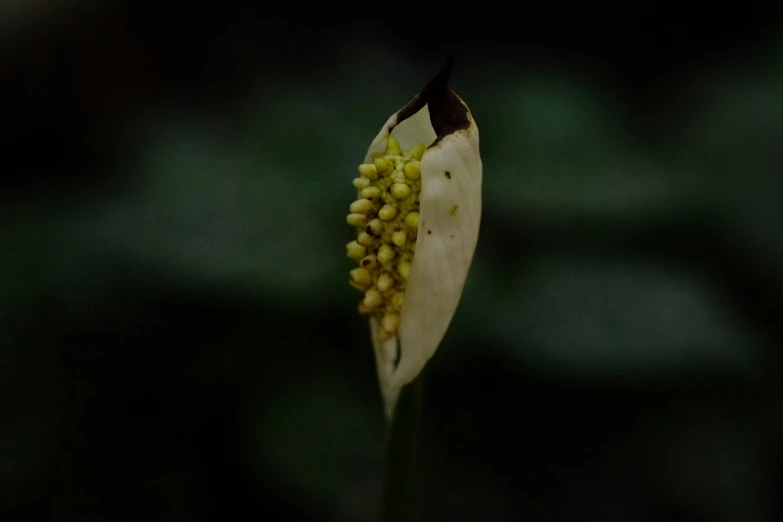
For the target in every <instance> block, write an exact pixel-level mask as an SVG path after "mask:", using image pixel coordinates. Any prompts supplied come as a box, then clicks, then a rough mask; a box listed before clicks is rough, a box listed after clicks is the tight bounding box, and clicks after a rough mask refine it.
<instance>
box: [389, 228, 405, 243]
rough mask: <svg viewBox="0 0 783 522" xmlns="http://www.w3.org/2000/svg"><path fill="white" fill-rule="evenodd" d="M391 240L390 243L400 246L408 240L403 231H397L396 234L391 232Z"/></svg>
mask: <svg viewBox="0 0 783 522" xmlns="http://www.w3.org/2000/svg"><path fill="white" fill-rule="evenodd" d="M391 240H392V243H394V244H395V245H397V246H402V245H404V244H405V242H406V241H407V240H408V232H407V231H405V230H399V231H397V232H392V235H391Z"/></svg>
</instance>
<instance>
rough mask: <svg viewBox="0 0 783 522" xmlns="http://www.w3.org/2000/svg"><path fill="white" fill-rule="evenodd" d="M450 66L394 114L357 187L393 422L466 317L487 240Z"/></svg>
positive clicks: (355, 217)
mask: <svg viewBox="0 0 783 522" xmlns="http://www.w3.org/2000/svg"><path fill="white" fill-rule="evenodd" d="M448 74H449V67H448V66H447V68H446V69H444V70H443V71H442V72H441V73H439V74H438V75H437V76H436V77H435V78H434V79H433V80H432V81H430V82H429V83H428V84H427V86H426V87H425V88H424V90H423V91H422V92H421V93H420V94H417V95H416V96H414V98H413V99H412V100H411V101H410V102H409V103H408V104H407V105H406V106H405V107H403V108H402V109H400V110H399V111H397V112H395V113H394V114H392V116H391V117H390V118H389V119H388V120H387V121H386V123H385V124H384V125H383V127H382V128H381V131H380V133H378V135H377V136H376V137H375V139H374V140H373V141H372V144H371V145H370V148H369V150H368V151H367V156H366V157H365V160H364V163H363V164H362V165H360V166H359V173H360V174H361V176H360V177H358V178H356V179H354V187H356V189H357V190H358V191H359V193H358V199H357V200H356V201H354V202H353V203H352V204H351V206H350V214H349V215H348V218H347V222H348V224H350V225H352V226H354V227H356V228H357V238H356V240H355V241H352V242H351V243H349V244H348V245H347V255H348V257H350V258H353V259H355V260H357V262H358V263H359V267H358V268H355V269H354V270H352V271H351V274H350V280H351V285H352V286H354V287H355V288H357V289H359V290H361V291H362V292H364V298H363V299H362V301H361V303H360V305H359V311H360V313H362V314H365V315H369V316H370V329H371V332H372V342H373V346H374V348H375V357H376V362H377V367H378V378H379V381H380V387H381V391H382V394H383V398H384V404H385V410H386V415H387V417H389V418H391V416H392V415H393V412H394V406H395V404H396V400H397V397H398V396H399V393H400V390H401V389H402V388H403V386H405V385H406V384H408V383H410V382H411V381H413V380H414V379H415V378H416V376H417V375H418V374H419V373H420V372H421V371H422V369H423V368H424V366H425V364H426V363H427V361H428V360H429V359H430V358H431V357H432V356H433V354H434V353H435V350H436V349H437V348H438V345H439V344H440V342H441V340H442V339H443V336H444V335H445V333H446V330H447V329H448V326H449V324H450V323H451V319H452V317H453V316H454V312H455V311H456V309H457V304H458V303H459V300H460V296H461V295H462V289H463V287H464V286H465V279H466V278H467V275H468V270H469V268H470V263H471V260H472V259H473V253H474V251H475V248H476V241H477V240H478V232H479V224H480V221H481V178H482V165H481V156H480V154H479V135H478V128H477V127H476V123H475V121H474V120H473V117H472V115H471V114H470V111H469V110H468V107H467V105H465V103H464V102H463V101H462V100H461V99H460V98H459V97H458V96H457V95H456V94H455V93H454V92H453V91H451V90H450V89H448V87H447V82H448Z"/></svg>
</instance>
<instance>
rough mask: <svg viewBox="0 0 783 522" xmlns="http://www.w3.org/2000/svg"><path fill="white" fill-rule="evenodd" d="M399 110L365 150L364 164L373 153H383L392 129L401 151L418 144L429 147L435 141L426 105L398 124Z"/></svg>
mask: <svg viewBox="0 0 783 522" xmlns="http://www.w3.org/2000/svg"><path fill="white" fill-rule="evenodd" d="M401 110H402V109H401ZM401 110H400V111H397V112H395V113H394V114H392V115H391V117H390V118H389V119H388V120H386V123H384V125H383V127H381V131H380V132H379V133H378V135H377V136H376V137H375V139H374V140H372V144H371V145H370V148H369V149H368V150H367V155H366V156H365V158H364V161H365V163H369V162H370V156H371V155H372V153H373V152H383V151H384V150H385V149H386V138H388V137H389V134H390V133H391V132H392V129H393V130H394V137H395V138H397V141H399V142H400V146H401V147H402V150H408V149H410V148H411V147H413V146H415V145H418V144H419V143H423V144H425V145H429V144H430V143H432V142H433V141H435V138H437V136H436V135H435V131H434V130H433V129H432V123H430V111H429V110H428V109H427V106H426V105H425V106H424V107H423V108H422V109H421V110H419V112H417V113H416V114H414V115H413V116H411V117H409V118H407V119H405V120H403V121H402V122H400V123H399V124H398V123H397V115H398V114H399V113H400V112H401Z"/></svg>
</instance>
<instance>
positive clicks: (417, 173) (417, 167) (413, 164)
mask: <svg viewBox="0 0 783 522" xmlns="http://www.w3.org/2000/svg"><path fill="white" fill-rule="evenodd" d="M405 177H407V178H408V179H419V178H420V177H421V162H420V161H409V162H408V163H406V164H405Z"/></svg>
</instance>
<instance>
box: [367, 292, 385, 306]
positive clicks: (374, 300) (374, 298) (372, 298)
mask: <svg viewBox="0 0 783 522" xmlns="http://www.w3.org/2000/svg"><path fill="white" fill-rule="evenodd" d="M362 304H363V305H364V306H366V307H367V308H378V307H379V306H381V305H382V304H383V296H382V295H381V293H380V292H379V291H378V289H377V288H370V289H369V290H367V292H365V294H364V299H363V300H362Z"/></svg>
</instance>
